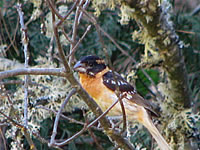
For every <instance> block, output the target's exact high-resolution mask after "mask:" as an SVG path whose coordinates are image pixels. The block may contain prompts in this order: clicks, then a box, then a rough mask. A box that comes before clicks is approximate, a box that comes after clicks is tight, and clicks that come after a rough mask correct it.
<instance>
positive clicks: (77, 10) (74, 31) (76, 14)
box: [69, 0, 84, 66]
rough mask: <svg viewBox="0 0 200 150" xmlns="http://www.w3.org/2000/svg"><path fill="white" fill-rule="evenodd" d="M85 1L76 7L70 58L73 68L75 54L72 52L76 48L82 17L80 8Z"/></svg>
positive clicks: (81, 1)
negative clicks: (80, 18) (80, 16)
mask: <svg viewBox="0 0 200 150" xmlns="http://www.w3.org/2000/svg"><path fill="white" fill-rule="evenodd" d="M83 2H84V0H80V2H79V5H78V6H77V7H76V13H75V19H74V24H73V28H72V39H71V41H72V43H71V44H70V54H71V55H70V57H69V65H70V66H71V65H72V63H73V61H74V52H72V50H73V49H74V47H75V42H76V36H77V29H78V25H79V22H78V21H79V15H80V7H81V6H82V5H83Z"/></svg>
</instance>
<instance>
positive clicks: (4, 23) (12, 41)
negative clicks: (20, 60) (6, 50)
mask: <svg viewBox="0 0 200 150" xmlns="http://www.w3.org/2000/svg"><path fill="white" fill-rule="evenodd" d="M0 12H2V11H1V8H0ZM0 17H1V18H2V21H3V25H4V27H5V30H6V33H7V35H8V38H9V40H10V44H11V45H12V47H13V48H14V50H15V52H16V53H17V56H19V50H18V49H17V47H16V46H15V44H14V40H12V38H11V36H10V33H11V32H10V31H9V30H8V27H7V25H6V22H5V19H4V17H3V16H2V14H1V13H0ZM17 26H18V25H17Z"/></svg>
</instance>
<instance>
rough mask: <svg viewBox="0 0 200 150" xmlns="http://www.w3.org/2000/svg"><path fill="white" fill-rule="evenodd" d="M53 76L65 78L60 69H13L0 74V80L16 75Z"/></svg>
mask: <svg viewBox="0 0 200 150" xmlns="http://www.w3.org/2000/svg"><path fill="white" fill-rule="evenodd" d="M27 74H28V75H54V76H60V77H66V74H65V73H64V70H63V69H61V68H52V69H49V68H23V69H13V70H8V71H3V72H0V80H1V79H3V78H8V77H14V76H18V75H27Z"/></svg>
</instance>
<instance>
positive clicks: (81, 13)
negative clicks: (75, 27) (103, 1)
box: [78, 0, 90, 23]
mask: <svg viewBox="0 0 200 150" xmlns="http://www.w3.org/2000/svg"><path fill="white" fill-rule="evenodd" d="M89 4H90V0H86V1H85V3H84V4H83V9H86V8H87V6H88V5H89ZM82 15H83V12H80V15H79V17H78V23H80V20H81V18H82Z"/></svg>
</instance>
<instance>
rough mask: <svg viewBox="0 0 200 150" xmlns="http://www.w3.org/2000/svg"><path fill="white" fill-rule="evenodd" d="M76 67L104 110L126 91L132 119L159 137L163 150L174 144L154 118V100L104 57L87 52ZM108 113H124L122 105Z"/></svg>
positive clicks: (84, 83)
mask: <svg viewBox="0 0 200 150" xmlns="http://www.w3.org/2000/svg"><path fill="white" fill-rule="evenodd" d="M73 69H74V70H75V71H77V72H78V73H79V78H80V84H81V86H82V87H83V89H84V90H85V91H86V92H87V93H88V94H89V95H90V96H91V97H92V98H93V99H94V100H95V101H96V103H97V104H98V105H99V106H100V108H101V109H102V111H106V110H107V109H108V108H109V107H110V106H111V105H112V104H113V103H114V102H116V101H117V100H118V95H117V94H116V90H118V92H119V93H120V95H122V97H123V98H122V102H123V105H124V108H125V114H126V118H127V120H128V121H133V120H136V121H138V122H139V123H141V124H142V125H143V126H145V127H146V128H147V129H148V131H149V132H150V133H151V135H152V136H153V138H154V139H155V140H156V142H157V144H158V146H159V147H160V149H161V150H171V148H170V146H169V145H168V143H167V142H166V140H165V139H164V137H163V136H162V135H161V134H160V132H159V131H158V129H157V128H156V127H155V125H154V124H153V121H152V117H151V116H152V114H153V115H156V116H158V115H157V113H156V112H155V111H154V110H153V109H152V106H151V105H152V104H151V103H150V102H149V101H148V100H146V99H144V98H143V97H142V96H140V94H138V93H137V91H136V89H135V88H134V87H133V86H132V85H131V84H130V83H128V82H127V81H126V80H125V79H124V78H123V77H122V76H121V75H120V74H118V73H117V72H114V71H112V70H111V69H110V68H109V67H108V65H106V63H105V61H104V59H102V58H100V57H98V56H95V55H88V56H83V57H82V58H81V59H80V60H79V61H77V63H76V64H75V65H74V67H73ZM107 115H108V116H122V109H121V105H120V104H119V103H117V104H116V105H115V106H114V107H113V108H112V109H111V110H110V111H109V112H108V114H107Z"/></svg>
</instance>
